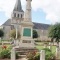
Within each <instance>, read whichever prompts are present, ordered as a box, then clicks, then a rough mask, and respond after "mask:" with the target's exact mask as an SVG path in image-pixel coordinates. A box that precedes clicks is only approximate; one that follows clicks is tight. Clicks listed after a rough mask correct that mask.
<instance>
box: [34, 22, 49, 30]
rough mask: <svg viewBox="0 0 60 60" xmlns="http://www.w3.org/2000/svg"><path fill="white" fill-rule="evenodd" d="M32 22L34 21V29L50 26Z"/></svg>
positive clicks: (43, 28) (44, 28) (45, 28)
mask: <svg viewBox="0 0 60 60" xmlns="http://www.w3.org/2000/svg"><path fill="white" fill-rule="evenodd" d="M33 23H34V27H33V28H34V29H42V30H47V29H48V28H49V27H50V25H49V24H43V23H35V22H33Z"/></svg>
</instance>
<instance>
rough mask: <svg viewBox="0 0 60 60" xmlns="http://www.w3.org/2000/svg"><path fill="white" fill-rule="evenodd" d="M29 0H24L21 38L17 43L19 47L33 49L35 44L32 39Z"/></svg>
mask: <svg viewBox="0 0 60 60" xmlns="http://www.w3.org/2000/svg"><path fill="white" fill-rule="evenodd" d="M31 1H32V0H26V10H25V14H24V20H23V21H22V22H21V40H20V43H19V47H20V48H27V49H34V48H35V44H34V40H33V37H32V36H33V26H34V24H33V23H32V19H31Z"/></svg>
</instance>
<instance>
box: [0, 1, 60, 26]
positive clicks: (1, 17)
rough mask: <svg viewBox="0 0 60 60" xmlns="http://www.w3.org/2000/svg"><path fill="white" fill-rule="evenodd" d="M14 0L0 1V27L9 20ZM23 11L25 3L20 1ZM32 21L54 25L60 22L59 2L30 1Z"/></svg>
mask: <svg viewBox="0 0 60 60" xmlns="http://www.w3.org/2000/svg"><path fill="white" fill-rule="evenodd" d="M15 3H16V0H0V25H1V24H3V23H4V22H5V21H6V20H7V19H9V18H11V13H12V11H13V9H14V5H15ZM21 3H22V7H23V10H25V5H26V1H25V0H21ZM32 21H33V22H38V23H46V24H54V23H56V22H60V0H32Z"/></svg>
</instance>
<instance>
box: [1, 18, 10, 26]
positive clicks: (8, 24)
mask: <svg viewBox="0 0 60 60" xmlns="http://www.w3.org/2000/svg"><path fill="white" fill-rule="evenodd" d="M2 26H11V19H8V20H7V21H6V22H5V23H4V24H2Z"/></svg>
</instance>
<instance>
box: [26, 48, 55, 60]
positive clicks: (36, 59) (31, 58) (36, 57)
mask: <svg viewBox="0 0 60 60" xmlns="http://www.w3.org/2000/svg"><path fill="white" fill-rule="evenodd" d="M43 50H45V60H55V56H54V54H52V52H51V50H50V49H48V48H44V49H43ZM27 58H28V60H40V53H37V52H36V53H35V54H33V53H31V52H30V53H28V54H27Z"/></svg>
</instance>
